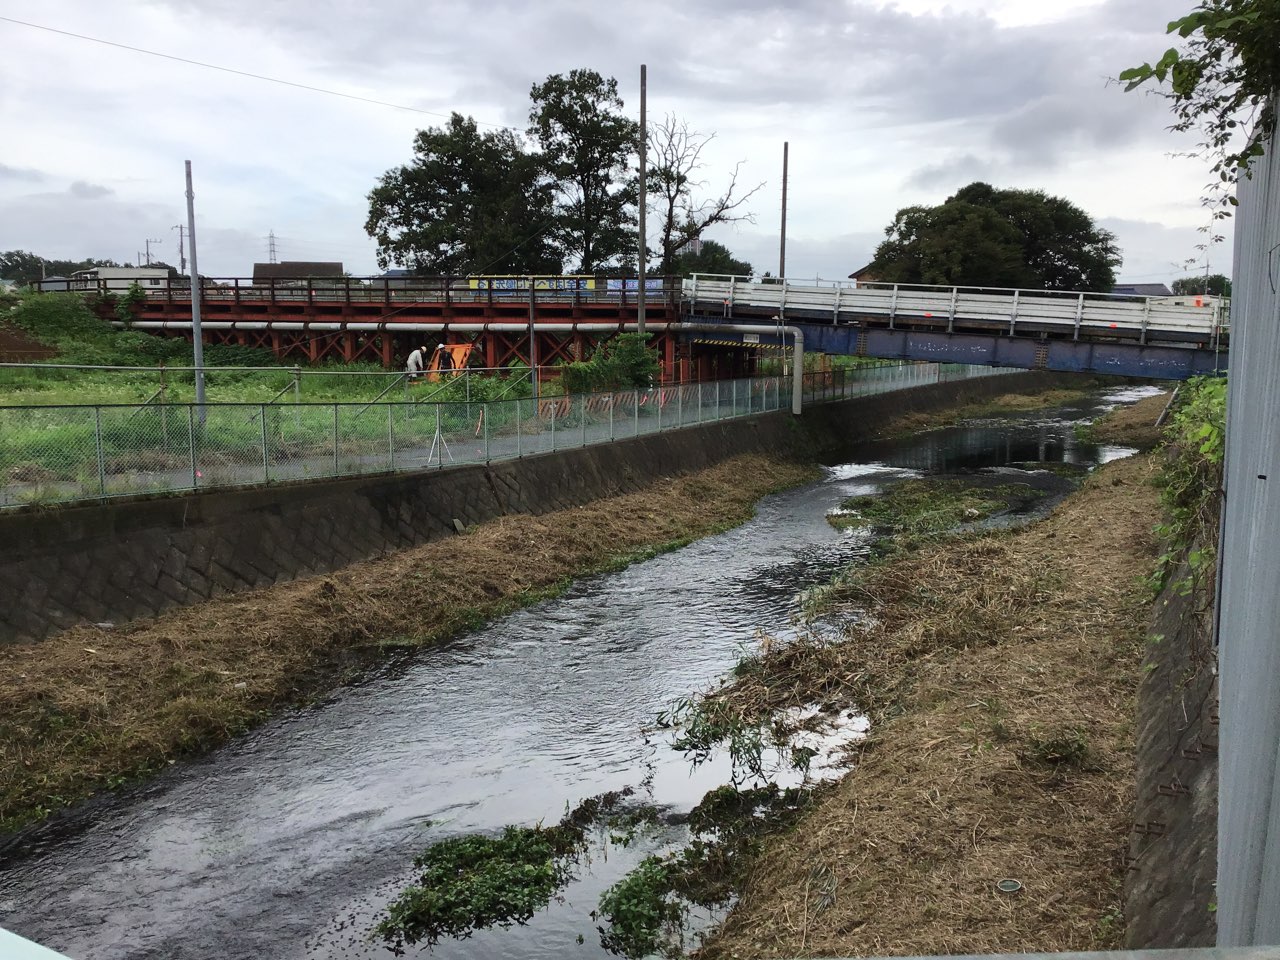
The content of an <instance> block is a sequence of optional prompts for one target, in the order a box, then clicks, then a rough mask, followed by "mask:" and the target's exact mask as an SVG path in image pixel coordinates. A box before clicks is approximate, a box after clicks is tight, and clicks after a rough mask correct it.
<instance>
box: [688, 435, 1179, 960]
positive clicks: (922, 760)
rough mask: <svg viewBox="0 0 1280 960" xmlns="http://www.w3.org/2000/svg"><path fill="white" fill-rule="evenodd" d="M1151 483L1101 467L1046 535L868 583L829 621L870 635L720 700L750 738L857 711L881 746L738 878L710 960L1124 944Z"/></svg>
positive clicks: (752, 676)
mask: <svg viewBox="0 0 1280 960" xmlns="http://www.w3.org/2000/svg"><path fill="white" fill-rule="evenodd" d="M1152 471H1153V465H1152V463H1151V461H1150V460H1149V459H1147V458H1145V457H1141V458H1134V459H1130V460H1122V461H1117V462H1114V463H1112V464H1108V465H1107V466H1105V467H1103V468H1101V469H1099V470H1098V471H1097V472H1096V473H1095V474H1093V475H1092V476H1091V477H1090V478H1089V479H1088V480H1087V481H1086V482H1085V484H1084V485H1083V487H1082V488H1081V489H1080V490H1079V491H1077V492H1076V493H1074V494H1073V495H1071V496H1070V497H1069V498H1068V499H1067V500H1066V501H1064V502H1063V504H1062V505H1060V506H1059V507H1058V508H1057V510H1055V511H1054V513H1053V514H1051V515H1050V517H1049V518H1048V519H1046V520H1044V521H1042V522H1040V523H1037V524H1034V525H1032V526H1029V527H1025V528H1022V529H1019V530H1016V531H1013V532H1002V533H991V534H984V535H969V536H964V537H961V538H958V539H955V540H949V541H943V542H940V543H934V544H927V545H925V546H923V547H921V548H920V549H918V550H915V551H912V552H908V553H905V554H902V555H898V556H894V557H892V558H890V559H889V560H888V561H886V562H885V563H882V564H878V565H873V566H870V567H867V568H865V569H864V570H863V571H861V572H860V573H858V574H856V575H854V576H852V577H851V578H849V579H847V581H846V583H845V588H844V589H842V590H840V591H835V592H832V594H831V598H830V599H829V600H828V603H829V604H830V605H832V606H833V607H834V609H831V608H830V607H829V609H828V611H827V612H831V613H838V612H839V608H840V607H844V608H847V609H848V610H849V611H854V610H865V611H869V612H870V614H871V616H870V617H869V618H865V619H860V621H859V624H858V625H857V626H854V627H850V628H848V631H847V633H846V634H845V635H844V636H843V638H842V639H837V640H834V641H832V640H829V639H828V640H823V639H819V638H817V637H804V636H802V637H801V639H799V640H797V641H795V642H792V643H789V644H783V645H778V644H768V645H766V647H765V648H764V649H763V650H762V651H761V654H760V656H758V657H756V658H754V660H753V661H751V663H750V664H749V668H744V669H741V670H739V671H736V674H735V677H734V679H732V680H731V681H730V682H729V683H728V685H727V686H725V687H724V688H722V689H721V690H719V691H718V692H716V693H713V694H712V695H711V699H712V700H713V701H718V702H719V703H720V704H721V705H722V706H721V708H720V710H721V713H724V712H725V711H729V712H733V713H736V714H738V715H740V716H741V717H742V718H743V719H744V720H745V721H747V722H755V721H760V720H765V719H766V718H768V717H769V716H772V715H776V712H777V711H779V710H784V709H786V708H789V707H799V706H804V705H808V704H819V705H822V706H823V707H825V708H826V709H828V710H837V709H843V710H847V709H850V708H853V709H857V710H860V711H863V712H866V713H868V714H869V715H870V716H871V718H872V727H871V730H872V734H871V737H870V739H869V740H867V741H865V742H864V744H863V746H862V748H861V750H860V754H859V757H858V764H857V769H856V773H854V774H853V775H851V776H848V777H846V778H845V779H844V780H842V781H840V782H839V783H838V784H836V785H834V786H831V787H828V788H824V789H822V790H820V791H818V792H817V793H816V794H815V795H814V798H813V805H812V806H811V808H810V809H808V810H807V811H806V812H805V813H804V815H803V816H802V818H801V819H800V821H799V823H798V824H797V825H796V826H795V827H794V828H792V829H789V830H786V831H785V832H783V833H781V834H779V835H776V836H774V837H772V838H770V839H769V840H767V842H766V843H765V845H764V847H763V849H762V851H761V852H760V853H759V854H758V855H757V856H756V857H755V858H754V859H753V861H752V862H751V863H750V864H749V866H747V867H746V869H745V870H744V871H743V875H744V877H745V879H744V881H743V882H742V885H741V896H740V900H739V902H738V904H737V906H736V907H735V909H734V910H733V912H732V913H731V915H730V917H729V918H728V920H727V921H726V923H725V924H724V925H723V926H722V928H721V929H720V930H719V931H717V933H716V934H715V935H714V936H713V938H712V939H711V940H710V941H709V942H708V944H707V945H706V946H705V947H704V948H703V950H702V952H701V953H702V956H704V957H706V958H722V957H724V958H727V957H746V956H750V957H785V956H853V955H887V954H926V955H927V954H954V953H990V952H1022V951H1058V950H1102V949H1114V948H1118V947H1119V946H1120V945H1121V937H1122V927H1123V921H1122V919H1121V917H1122V914H1121V912H1120V906H1121V904H1120V883H1121V879H1122V876H1123V863H1122V860H1121V855H1122V853H1123V851H1124V849H1125V847H1126V842H1127V835H1128V827H1129V822H1128V821H1129V817H1130V812H1131V810H1130V804H1131V792H1132V778H1133V740H1134V732H1133V720H1132V717H1133V707H1134V694H1135V690H1136V687H1137V683H1138V680H1139V675H1140V673H1141V668H1140V664H1141V654H1142V647H1143V642H1144V638H1145V633H1146V624H1147V617H1148V613H1149V603H1150V600H1149V594H1148V593H1147V592H1146V590H1145V588H1144V586H1143V585H1142V584H1141V582H1140V581H1141V578H1142V577H1143V575H1145V574H1146V573H1147V572H1148V571H1149V569H1150V567H1151V564H1152V561H1153V560H1154V558H1155V556H1156V553H1157V546H1156V542H1155V539H1154V537H1153V535H1152V533H1151V528H1152V525H1153V524H1154V523H1155V522H1156V520H1157V519H1158V518H1159V513H1160V509H1159V499H1158V495H1157V492H1156V490H1155V488H1154V487H1153V485H1152V484H1151V474H1152ZM815 878H816V879H815ZM1002 879H1015V880H1017V881H1019V882H1020V884H1021V889H1020V890H1019V891H1018V892H1016V893H1012V894H1006V893H1000V892H998V891H997V889H996V886H995V885H996V883H997V882H998V881H1000V880H1002Z"/></svg>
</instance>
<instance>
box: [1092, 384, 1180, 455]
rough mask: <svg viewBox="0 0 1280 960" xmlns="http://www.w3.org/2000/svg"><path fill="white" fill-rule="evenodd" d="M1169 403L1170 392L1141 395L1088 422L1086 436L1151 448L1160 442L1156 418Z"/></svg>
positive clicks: (1101, 441) (1099, 440) (1123, 445)
mask: <svg viewBox="0 0 1280 960" xmlns="http://www.w3.org/2000/svg"><path fill="white" fill-rule="evenodd" d="M1168 402H1169V393H1168V392H1167V391H1166V392H1165V393H1160V394H1157V395H1156V396H1154V397H1143V398H1142V399H1141V400H1139V401H1138V402H1137V403H1132V404H1128V405H1126V406H1123V407H1116V408H1115V409H1114V410H1112V411H1110V412H1108V413H1107V414H1105V415H1104V416H1101V417H1099V418H1098V419H1097V420H1095V421H1094V422H1093V423H1092V424H1090V425H1089V430H1088V435H1089V439H1091V440H1094V441H1096V442H1098V443H1110V444H1115V445H1116V446H1121V447H1136V448H1137V449H1139V450H1150V449H1151V448H1152V447H1154V446H1156V445H1157V444H1159V443H1160V441H1161V439H1163V438H1162V437H1161V432H1160V430H1159V429H1158V428H1157V427H1156V420H1158V419H1159V418H1160V414H1161V413H1162V412H1163V411H1164V408H1165V406H1166V405H1167V404H1168Z"/></svg>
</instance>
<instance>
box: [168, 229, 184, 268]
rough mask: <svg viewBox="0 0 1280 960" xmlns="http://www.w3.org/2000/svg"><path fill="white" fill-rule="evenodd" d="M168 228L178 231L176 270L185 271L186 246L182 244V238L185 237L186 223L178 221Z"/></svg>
mask: <svg viewBox="0 0 1280 960" xmlns="http://www.w3.org/2000/svg"><path fill="white" fill-rule="evenodd" d="M169 229H170V230H177V231H178V272H179V273H186V272H187V254H186V248H185V247H184V246H183V240H185V239H186V235H187V225H186V224H185V223H179V224H175V225H174V226H172V227H170V228H169Z"/></svg>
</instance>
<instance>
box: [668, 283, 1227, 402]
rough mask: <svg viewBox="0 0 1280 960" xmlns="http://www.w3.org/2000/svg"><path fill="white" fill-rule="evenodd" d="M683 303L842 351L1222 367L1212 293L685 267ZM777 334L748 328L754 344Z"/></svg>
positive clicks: (1018, 362)
mask: <svg viewBox="0 0 1280 960" xmlns="http://www.w3.org/2000/svg"><path fill="white" fill-rule="evenodd" d="M683 301H684V304H685V307H686V310H687V311H688V316H689V317H690V319H692V320H696V321H714V322H718V323H743V322H745V323H756V324H759V323H761V322H764V323H768V322H774V323H777V324H779V325H781V324H784V323H785V324H787V325H789V326H795V327H798V328H800V330H801V331H802V332H803V333H804V339H805V349H806V350H809V351H813V352H819V353H827V354H836V355H843V356H859V357H876V358H881V359H890V360H923V361H930V362H935V363H968V364H986V365H991V366H1001V367H1021V368H1024V369H1028V370H1054V371H1061V372H1067V373H1101V374H1111V375H1116V376H1136V377H1152V378H1156V379H1165V380H1185V379H1187V378H1188V377H1193V376H1199V375H1202V374H1210V373H1217V372H1224V371H1225V370H1226V366H1227V346H1228V340H1227V325H1226V317H1225V313H1224V310H1223V307H1224V304H1223V303H1222V302H1221V301H1219V300H1218V299H1216V298H1213V297H1198V298H1197V297H1179V298H1138V297H1115V296H1110V295H1107V294H1092V293H1075V292H1058V291H1045V290H1038V291H1029V290H985V289H978V288H965V287H952V288H937V287H917V286H908V285H897V284H884V285H879V286H858V287H852V286H848V285H843V284H826V285H823V284H821V283H820V282H815V281H808V282H806V283H802V284H797V283H791V282H790V281H788V282H777V283H774V282H768V283H764V282H754V283H753V282H749V281H745V280H742V279H740V278H733V277H713V278H707V277H703V276H698V275H695V276H694V277H693V278H691V279H689V280H686V281H684V290H683ZM780 333H781V331H780ZM738 339H744V340H745V341H746V342H756V338H754V337H751V336H746V337H739V338H738ZM782 339H783V338H782V336H777V337H774V336H768V335H762V336H760V337H759V338H758V340H759V342H761V343H765V344H778V343H781V342H782Z"/></svg>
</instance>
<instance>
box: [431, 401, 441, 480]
mask: <svg viewBox="0 0 1280 960" xmlns="http://www.w3.org/2000/svg"><path fill="white" fill-rule="evenodd" d="M433 406H434V407H435V408H436V432H435V434H433V436H434V438H435V439H433V440H432V441H431V445H432V446H433V447H436V458H437V459H438V460H439V461H440V469H441V470H443V469H444V434H443V433H441V432H440V404H438V403H436V404H433ZM436 444H439V446H436ZM427 462H428V463H430V462H431V460H430V459H428V460H427Z"/></svg>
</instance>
